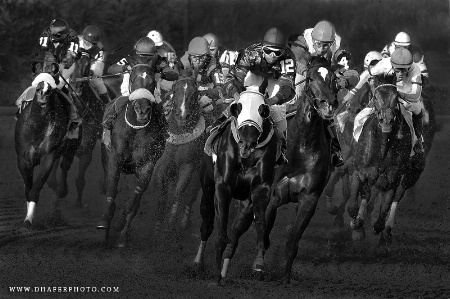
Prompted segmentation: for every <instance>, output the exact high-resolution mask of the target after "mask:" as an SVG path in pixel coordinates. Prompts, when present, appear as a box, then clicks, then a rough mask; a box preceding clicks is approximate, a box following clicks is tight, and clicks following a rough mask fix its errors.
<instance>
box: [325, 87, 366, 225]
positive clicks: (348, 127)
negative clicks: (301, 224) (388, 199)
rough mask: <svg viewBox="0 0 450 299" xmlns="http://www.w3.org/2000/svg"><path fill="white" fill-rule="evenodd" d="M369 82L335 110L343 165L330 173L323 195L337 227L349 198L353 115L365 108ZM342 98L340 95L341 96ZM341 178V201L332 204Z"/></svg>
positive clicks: (342, 222) (342, 218)
mask: <svg viewBox="0 0 450 299" xmlns="http://www.w3.org/2000/svg"><path fill="white" fill-rule="evenodd" d="M370 90H371V89H370V85H369V83H367V84H364V85H363V86H362V88H361V89H359V90H358V92H357V93H356V94H355V96H354V98H353V99H352V101H351V102H349V103H348V105H341V106H339V107H340V108H338V109H337V110H336V111H335V114H336V118H337V120H338V130H337V134H338V138H339V141H340V144H341V148H342V151H341V152H342V156H343V158H344V161H345V162H344V165H342V166H340V167H336V168H335V169H334V171H333V173H332V174H331V177H330V179H329V181H328V183H327V185H326V187H325V190H324V192H325V195H326V201H327V210H328V213H329V214H331V215H334V216H335V218H334V225H335V226H337V227H343V226H344V212H345V206H346V204H347V202H348V199H349V198H350V179H349V178H350V176H351V170H352V168H351V160H352V157H353V155H352V154H353V152H352V150H351V146H352V143H353V140H354V139H353V126H354V120H355V116H356V115H357V114H358V113H359V112H360V111H361V110H362V109H364V108H366V106H367V104H368V102H369V99H370V95H371V91H370ZM339 98H340V94H339V93H338V101H339ZM341 98H342V97H341ZM344 107H345V111H344V112H341V113H339V112H340V110H341V109H342V108H344ZM339 180H342V195H343V199H344V200H343V201H341V202H340V203H339V204H338V205H334V203H333V193H334V189H335V186H336V184H337V183H338V182H339Z"/></svg>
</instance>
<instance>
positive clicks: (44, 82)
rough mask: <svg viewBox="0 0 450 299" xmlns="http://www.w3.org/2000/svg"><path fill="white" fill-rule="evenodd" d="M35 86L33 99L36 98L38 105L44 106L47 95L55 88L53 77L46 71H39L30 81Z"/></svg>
mask: <svg viewBox="0 0 450 299" xmlns="http://www.w3.org/2000/svg"><path fill="white" fill-rule="evenodd" d="M31 85H32V86H34V87H36V92H35V95H34V100H36V101H37V102H38V103H39V105H40V106H45V105H46V104H47V102H48V96H49V95H50V94H51V93H52V91H53V90H54V89H56V88H57V87H56V83H55V79H53V77H52V76H51V75H50V74H48V73H40V74H39V75H38V76H36V78H35V79H34V80H33V82H32V83H31Z"/></svg>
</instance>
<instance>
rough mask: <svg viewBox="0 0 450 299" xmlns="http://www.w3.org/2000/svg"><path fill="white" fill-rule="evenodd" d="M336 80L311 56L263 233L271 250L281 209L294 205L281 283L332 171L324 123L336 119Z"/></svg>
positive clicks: (323, 61)
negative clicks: (271, 233)
mask: <svg viewBox="0 0 450 299" xmlns="http://www.w3.org/2000/svg"><path fill="white" fill-rule="evenodd" d="M334 80H335V77H334V73H333V72H332V71H331V67H330V64H329V62H328V61H327V60H326V59H324V58H313V59H312V60H311V61H310V62H309V63H308V67H307V72H306V82H305V88H304V89H305V90H304V92H303V93H301V94H300V95H298V96H299V98H298V99H297V102H298V107H297V111H296V114H295V116H294V117H293V118H291V119H288V129H287V132H288V134H287V157H288V160H289V164H287V165H284V166H283V167H281V168H279V169H278V170H277V172H276V175H275V183H274V186H273V189H272V194H271V198H270V203H269V206H268V207H267V211H266V222H267V231H266V235H265V245H266V247H267V248H268V247H269V246H270V239H269V234H270V232H271V230H272V228H273V226H274V223H275V219H276V215H277V209H278V208H279V207H281V206H282V205H285V204H288V203H296V204H297V206H296V212H297V213H296V214H297V215H296V219H295V222H294V225H293V227H292V230H291V231H290V233H289V237H288V240H287V243H286V266H285V269H284V274H283V277H282V282H283V283H288V282H289V281H290V278H291V271H292V264H293V262H294V260H295V257H296V256H297V253H298V243H299V241H300V239H301V237H302V235H303V232H304V231H305V229H306V228H307V227H308V224H309V222H310V221H311V219H312V217H313V216H314V213H315V211H316V206H317V203H318V200H319V197H320V195H321V194H322V191H323V190H324V188H325V185H326V184H327V181H328V179H329V178H330V175H331V172H332V171H333V169H334V167H333V166H332V164H331V160H330V138H329V136H328V133H327V132H326V130H327V127H326V126H325V125H324V120H323V119H324V118H330V117H332V116H333V111H334V109H335V107H336V106H337V99H336V93H335V91H334V90H333V88H332V86H334V84H335V82H334Z"/></svg>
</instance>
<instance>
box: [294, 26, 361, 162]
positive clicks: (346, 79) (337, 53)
mask: <svg viewBox="0 0 450 299" xmlns="http://www.w3.org/2000/svg"><path fill="white" fill-rule="evenodd" d="M289 44H290V46H291V49H292V51H293V52H294V53H295V54H296V59H297V61H298V62H299V61H300V57H298V55H300V53H302V51H301V50H300V48H303V49H304V50H306V51H307V52H308V53H309V54H310V55H311V57H313V56H321V57H324V58H326V59H327V60H328V61H329V63H330V65H331V66H332V68H333V69H335V74H336V78H337V79H336V84H337V87H338V89H343V88H347V89H349V88H352V87H353V86H354V85H355V84H356V82H357V81H358V79H359V77H358V75H357V72H356V71H349V70H350V68H351V67H352V56H351V54H350V52H349V50H348V47H347V45H346V44H345V43H344V41H343V40H342V38H341V37H340V36H339V35H338V34H336V30H335V28H334V25H333V24H332V23H330V22H329V21H326V20H323V21H320V22H318V23H317V24H316V25H315V26H314V28H309V29H306V30H305V31H304V32H303V34H294V35H291V36H290V37H289ZM306 61H309V59H306ZM306 69H307V65H304V63H303V64H302V63H298V65H297V73H298V77H299V79H297V81H301V80H302V79H304V71H306ZM301 87H302V86H299V87H298V88H297V92H301V91H300V90H301V89H302V88H301ZM324 122H326V125H327V127H328V129H329V130H328V131H329V132H330V133H332V134H330V135H331V145H332V146H331V148H332V150H333V153H332V157H331V160H332V164H333V165H334V166H335V167H339V166H342V165H343V164H344V159H343V158H342V156H341V154H340V151H341V146H340V144H339V139H338V138H337V133H336V125H335V123H334V120H333V119H329V120H324Z"/></svg>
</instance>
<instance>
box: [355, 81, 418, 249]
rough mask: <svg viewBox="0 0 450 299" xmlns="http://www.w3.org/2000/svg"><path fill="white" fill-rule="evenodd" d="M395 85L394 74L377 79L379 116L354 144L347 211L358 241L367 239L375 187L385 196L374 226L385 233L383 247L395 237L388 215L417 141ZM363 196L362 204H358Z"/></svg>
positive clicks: (374, 100)
mask: <svg viewBox="0 0 450 299" xmlns="http://www.w3.org/2000/svg"><path fill="white" fill-rule="evenodd" d="M395 83H396V81H395V76H393V75H386V76H385V75H380V76H375V77H374V85H373V86H374V89H373V92H372V98H371V106H373V109H374V112H375V113H373V114H371V115H370V116H369V117H368V119H367V121H366V122H365V124H364V127H363V129H362V131H361V135H360V137H359V140H358V142H355V143H353V153H354V155H353V161H352V164H353V165H352V167H353V169H354V171H353V174H352V182H351V190H350V191H351V196H350V201H351V202H353V205H349V206H348V207H347V212H348V213H349V215H350V217H351V218H352V220H351V223H350V226H351V228H352V229H353V233H352V238H353V239H354V240H362V239H364V238H365V229H364V219H365V214H366V209H367V204H368V202H369V201H372V200H373V199H374V197H375V196H376V195H378V194H377V191H375V192H372V190H373V187H376V188H377V189H378V190H380V191H381V192H382V193H385V196H384V197H385V199H384V201H385V202H386V203H387V204H386V205H385V207H384V208H383V209H382V210H381V211H380V214H379V217H378V219H377V221H376V222H375V224H374V227H373V228H374V232H375V233H376V234H379V233H381V232H383V234H381V236H380V244H381V243H382V242H383V241H382V240H383V239H385V238H388V237H389V236H390V234H391V233H390V230H391V228H392V223H391V219H388V220H387V221H386V216H387V212H388V208H389V207H390V206H391V203H392V201H393V199H394V197H395V195H396V190H397V188H398V187H399V186H400V184H401V182H402V177H403V175H404V174H406V173H405V170H406V166H407V165H408V162H409V161H410V153H411V143H412V140H413V139H412V137H413V136H412V135H411V131H410V128H409V127H408V125H407V123H406V120H405V119H404V116H403V115H402V113H401V107H400V105H401V104H400V102H399V100H398V93H397V86H396V84H395ZM416 157H417V156H416ZM407 176H409V175H407ZM359 196H361V201H360V203H359V205H358V198H359Z"/></svg>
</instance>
